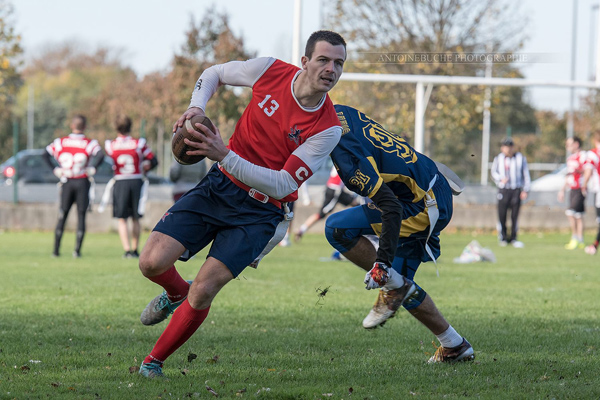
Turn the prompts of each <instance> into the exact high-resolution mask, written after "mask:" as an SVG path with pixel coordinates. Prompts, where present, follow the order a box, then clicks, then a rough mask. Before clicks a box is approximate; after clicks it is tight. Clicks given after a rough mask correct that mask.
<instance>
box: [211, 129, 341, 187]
mask: <svg viewBox="0 0 600 400" xmlns="http://www.w3.org/2000/svg"><path fill="white" fill-rule="evenodd" d="M341 136H342V129H341V127H339V126H334V127H331V128H329V129H327V130H325V131H323V132H320V133H319V134H317V135H314V136H311V137H310V138H308V139H307V140H306V142H304V143H303V144H302V145H300V146H299V147H298V148H297V149H296V150H295V151H294V152H293V153H292V155H291V156H290V159H291V158H296V159H299V160H300V161H301V164H302V165H306V167H308V169H309V170H310V171H306V168H305V167H303V166H301V167H300V168H298V169H297V170H295V168H291V169H292V171H288V170H287V169H286V167H288V164H290V165H298V163H297V162H291V163H290V162H289V160H290V159H288V162H286V165H285V166H284V168H283V169H281V170H279V171H276V170H272V169H269V168H265V167H261V166H258V165H256V164H253V163H251V162H250V161H247V160H245V159H243V158H242V157H240V156H239V155H238V154H236V153H234V152H233V151H229V153H228V154H227V156H226V157H225V158H224V159H223V160H222V161H221V162H219V164H220V165H221V167H223V168H224V169H225V171H227V172H229V173H230V174H231V175H233V176H234V177H235V178H236V179H238V180H240V181H241V182H243V183H245V184H246V185H248V186H250V187H253V188H254V189H257V190H260V191H261V192H263V193H265V194H267V195H269V196H271V197H273V198H275V199H282V198H284V197H286V196H287V195H289V194H291V193H294V192H295V191H296V190H298V187H299V186H300V185H301V184H302V183H303V182H304V181H305V180H306V179H308V178H309V177H310V176H311V175H312V174H313V173H314V171H316V170H318V169H319V168H320V167H321V165H323V163H324V162H325V160H326V159H327V157H328V156H329V154H330V153H331V152H332V151H333V148H334V147H335V146H336V145H337V143H338V142H339V140H340V137H341ZM292 175H295V176H292Z"/></svg>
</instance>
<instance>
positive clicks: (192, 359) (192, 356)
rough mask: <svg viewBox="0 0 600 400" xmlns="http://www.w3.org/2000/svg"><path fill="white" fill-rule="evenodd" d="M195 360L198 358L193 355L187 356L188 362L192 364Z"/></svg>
mask: <svg viewBox="0 0 600 400" xmlns="http://www.w3.org/2000/svg"><path fill="white" fill-rule="evenodd" d="M196 358H198V356H197V355H196V354H194V353H190V354H188V362H192V361H194V360H195V359H196Z"/></svg>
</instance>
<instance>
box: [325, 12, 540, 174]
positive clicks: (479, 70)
mask: <svg viewBox="0 0 600 400" xmlns="http://www.w3.org/2000/svg"><path fill="white" fill-rule="evenodd" d="M330 4H331V6H330V8H329V9H328V10H327V12H326V13H327V15H328V18H327V19H328V21H329V24H330V28H331V29H333V30H336V31H338V32H340V33H341V34H342V35H344V37H345V38H346V40H347V41H348V43H349V46H348V47H349V53H350V54H349V56H348V62H347V63H346V66H345V71H346V72H371V73H390V74H422V75H461V76H483V75H484V71H485V63H478V62H465V61H461V57H460V55H467V54H470V53H476V54H482V53H494V54H504V53H509V54H510V53H513V52H515V51H517V50H518V49H520V48H521V47H522V44H523V41H524V40H525V39H526V37H525V35H524V33H523V32H524V29H523V28H524V26H525V24H526V23H527V19H526V18H524V17H523V16H522V15H521V14H519V12H518V5H519V4H518V2H517V0H484V1H481V0H452V1H448V0H432V1H425V0H411V1H408V0H393V1H389V0H372V1H370V2H357V1H355V0H336V1H334V2H332V3H330ZM462 60H465V59H464V58H463V59H462ZM493 73H494V76H495V77H519V76H520V75H519V72H518V70H517V69H516V68H515V67H514V66H512V65H511V64H508V63H498V64H494V66H493ZM492 94H493V97H492V121H493V127H494V129H498V130H506V127H507V126H511V127H512V129H513V131H514V132H521V131H525V132H527V131H529V132H531V131H532V130H533V129H534V127H535V116H534V110H533V108H532V107H531V106H529V105H528V104H527V103H526V101H525V99H524V96H523V90H522V89H518V88H517V89H515V88H503V87H495V88H494V89H493V92H492ZM331 96H332V99H333V100H334V101H335V102H340V103H345V104H349V105H354V106H356V107H357V108H360V109H362V110H364V111H365V112H366V113H368V114H370V115H371V116H372V117H373V118H375V119H377V120H379V121H381V122H382V123H383V124H384V125H385V126H387V127H388V128H389V129H390V130H393V131H396V132H403V135H406V136H407V137H408V138H409V139H411V136H412V134H413V133H412V132H413V131H414V123H415V116H414V109H415V101H414V98H415V85H413V84H394V83H382V82H376V83H371V82H369V83H358V82H344V81H343V82H340V83H339V84H338V87H336V89H335V90H333V91H332V94H331ZM357 99H360V101H358V100H357ZM483 99H484V88H483V87H477V86H467V85H438V86H434V87H433V90H432V92H431V97H430V99H429V103H428V107H427V110H426V120H425V129H426V138H427V140H426V143H425V146H426V149H425V152H426V153H427V154H429V155H431V156H432V157H434V158H435V159H437V160H439V161H441V162H444V163H447V164H448V165H450V166H451V167H452V168H453V169H455V170H456V172H457V173H459V174H460V175H461V176H462V177H463V178H464V179H465V180H467V181H477V180H478V179H479V176H480V173H479V170H480V165H481V158H480V156H481V130H482V119H483V117H482V112H483Z"/></svg>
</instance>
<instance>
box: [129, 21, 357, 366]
mask: <svg viewBox="0 0 600 400" xmlns="http://www.w3.org/2000/svg"><path fill="white" fill-rule="evenodd" d="M345 59H346V44H345V42H344V39H343V38H342V37H341V36H340V35H339V34H337V33H335V32H330V31H318V32H315V33H313V34H312V35H311V36H310V38H309V40H308V42H307V45H306V50H305V55H304V56H303V57H302V68H298V67H296V66H294V65H290V64H287V63H285V62H283V61H281V60H276V59H274V58H270V57H264V58H257V59H252V60H248V61H232V62H229V63H226V64H220V65H215V66H212V67H210V68H208V69H206V70H205V71H204V72H203V73H202V75H201V76H200V79H198V81H197V83H196V87H195V89H194V91H193V94H192V101H191V104H190V108H189V109H188V110H187V111H186V112H184V113H183V115H182V116H181V117H180V118H179V119H178V120H177V122H176V123H175V126H174V127H173V131H174V132H175V130H176V129H177V128H178V127H181V126H183V124H184V122H185V121H186V120H188V119H191V118H192V117H193V116H195V115H204V109H205V107H206V104H207V102H208V101H209V99H210V98H211V97H212V95H213V94H214V93H215V92H216V90H217V88H218V87H219V86H220V85H225V84H227V85H233V86H246V87H251V88H252V99H251V100H250V103H249V104H248V106H247V107H246V109H245V110H244V113H243V115H242V117H241V118H240V120H239V121H238V123H237V125H236V127H235V131H234V133H233V135H232V137H231V138H230V140H229V143H228V145H227V146H225V145H224V144H223V140H222V138H221V136H220V133H219V131H218V129H216V132H212V131H210V130H209V129H208V128H206V127H204V126H203V125H201V124H196V126H197V127H198V128H199V129H201V130H202V131H203V132H204V134H201V133H197V132H195V131H193V130H190V129H189V128H188V132H190V134H192V135H193V136H194V137H195V138H196V139H197V140H198V141H189V140H188V139H186V140H185V143H186V144H188V145H189V146H192V147H194V148H196V149H197V150H194V151H189V152H188V155H204V156H206V157H208V158H209V159H211V160H214V161H217V162H218V164H216V165H214V166H213V167H212V169H211V170H210V172H209V173H208V175H207V176H206V177H205V178H204V179H203V180H202V181H201V182H200V183H199V184H198V185H197V186H196V187H195V188H194V189H192V190H190V191H189V192H187V193H186V194H185V195H184V196H183V197H181V198H180V199H179V200H178V201H177V202H176V203H175V204H174V205H173V206H172V207H171V208H170V209H169V210H168V211H167V212H166V213H165V214H164V216H163V217H162V218H161V220H160V221H159V222H158V223H157V225H156V227H155V228H154V231H153V232H152V233H151V234H150V237H149V238H148V241H147V242H146V245H145V246H144V249H143V251H142V254H141V255H140V270H141V271H142V273H143V274H144V276H145V277H147V278H148V279H150V280H151V281H153V282H155V283H157V284H159V285H160V286H162V287H163V288H164V289H165V293H163V294H162V295H160V296H158V297H156V298H155V299H154V300H152V301H151V302H150V304H148V306H147V307H146V309H145V310H144V311H143V312H142V315H141V320H142V323H144V324H146V325H153V324H156V323H158V322H160V321H163V320H164V319H166V318H167V317H168V316H169V314H171V313H172V312H173V311H174V310H175V309H176V310H175V311H174V314H173V317H172V318H171V320H170V321H169V324H168V326H167V327H166V329H165V331H164V332H163V334H162V335H161V337H160V338H159V339H158V341H157V342H156V345H155V346H154V348H153V349H152V351H151V352H150V354H149V355H148V356H147V357H146V358H145V359H144V361H143V362H142V365H141V367H140V371H139V372H140V374H142V375H143V376H146V377H149V378H154V377H160V376H163V373H162V365H163V362H164V361H165V360H166V359H167V357H169V356H170V355H171V354H172V353H173V352H174V351H176V350H177V349H178V348H179V347H180V346H181V345H182V344H183V343H185V342H186V341H187V340H188V339H189V338H190V337H191V336H192V334H193V333H194V332H195V331H196V330H197V329H198V327H199V326H200V325H201V324H202V322H203V321H204V319H205V318H206V316H207V315H208V311H209V308H210V306H211V304H212V301H213V299H214V297H215V296H216V295H217V293H218V292H219V291H220V290H221V288H222V287H223V286H225V285H226V284H227V283H228V282H229V281H231V280H232V279H233V278H235V277H237V276H238V275H239V274H240V273H241V272H242V271H243V269H244V268H245V267H246V266H248V265H250V264H251V263H253V262H254V261H255V260H256V259H257V257H259V256H260V255H261V253H262V252H263V250H264V249H265V247H266V246H267V244H269V243H270V241H271V239H272V238H273V236H274V235H275V233H276V232H277V233H281V237H280V238H279V240H281V238H282V237H283V234H285V231H286V229H287V227H285V224H281V223H282V222H283V221H284V219H285V211H284V210H285V209H286V208H287V202H292V201H294V200H296V199H297V198H298V195H297V190H298V187H299V186H300V185H301V184H302V183H304V182H305V181H306V180H307V179H308V178H309V177H310V176H312V174H313V172H314V171H316V170H317V169H318V168H319V167H320V166H321V165H322V164H323V163H324V162H325V160H326V159H327V157H328V156H329V153H330V152H331V151H332V150H333V148H334V147H335V145H336V144H337V142H338V141H339V139H340V136H341V126H340V123H339V120H338V119H337V116H336V114H335V110H334V108H333V104H332V102H331V100H330V99H329V96H328V95H327V92H328V91H329V90H331V89H332V88H333V87H334V86H335V84H336V83H337V81H338V79H339V77H340V75H341V74H342V70H343V65H344V62H345ZM280 225H281V226H280ZM278 227H279V228H280V229H278ZM282 227H283V229H281V228H282ZM211 241H212V245H211V248H210V251H209V253H208V256H207V259H206V261H205V262H204V264H203V265H202V267H201V269H200V271H199V272H198V274H197V275H196V277H195V279H194V281H193V282H192V283H191V285H190V284H189V283H188V282H186V281H185V280H184V279H183V278H182V277H181V276H180V275H179V273H178V272H177V270H176V269H175V265H174V263H175V261H177V259H184V260H185V259H188V258H189V257H191V256H193V255H194V254H196V253H197V252H198V251H200V250H201V249H202V248H204V247H205V246H206V245H208V243H210V242H211ZM273 242H275V241H271V243H273Z"/></svg>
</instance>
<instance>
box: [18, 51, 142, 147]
mask: <svg viewBox="0 0 600 400" xmlns="http://www.w3.org/2000/svg"><path fill="white" fill-rule="evenodd" d="M36 54H37V55H36V56H35V57H34V58H32V59H31V60H29V62H28V65H27V67H26V68H25V69H24V70H23V77H24V78H25V80H26V82H27V85H31V86H33V88H34V93H35V94H34V98H35V101H34V103H35V118H34V130H35V138H34V147H44V146H46V145H47V144H48V143H49V142H50V141H51V140H52V139H53V138H54V137H57V136H59V135H64V134H67V133H69V132H68V131H69V127H68V124H69V119H70V117H71V116H72V115H74V114H83V115H85V116H86V117H87V118H88V131H89V133H90V135H91V136H92V137H94V138H96V139H99V140H100V141H102V140H104V139H105V138H107V137H109V136H112V135H113V131H114V128H113V126H112V125H113V123H112V121H113V120H114V116H115V115H116V113H117V112H123V113H127V114H128V115H130V116H131V117H132V118H133V119H134V120H136V119H139V118H141V113H140V108H139V107H137V106H138V105H139V104H137V103H136V100H137V97H136V96H137V95H136V92H137V86H138V83H137V78H136V76H135V73H134V72H133V71H132V70H131V69H130V68H127V67H124V66H122V65H121V61H120V59H121V55H120V52H119V51H118V50H113V49H109V48H105V47H100V48H98V49H96V50H90V49H88V48H86V47H85V46H84V45H82V44H80V43H77V42H69V43H63V44H58V45H47V46H45V48H44V50H43V51H41V52H38V53H36ZM28 92H29V91H28V90H26V89H25V88H24V89H23V90H21V92H20V93H19V97H18V98H19V108H18V112H19V113H20V114H21V115H22V116H23V117H24V116H25V114H26V112H27V101H28V96H29V93H28Z"/></svg>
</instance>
